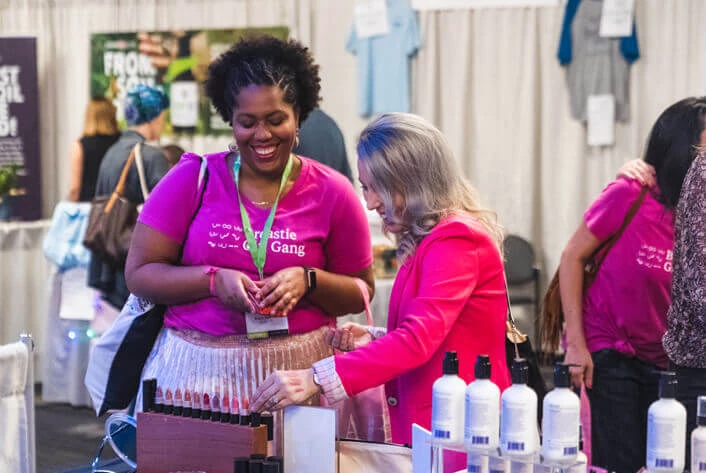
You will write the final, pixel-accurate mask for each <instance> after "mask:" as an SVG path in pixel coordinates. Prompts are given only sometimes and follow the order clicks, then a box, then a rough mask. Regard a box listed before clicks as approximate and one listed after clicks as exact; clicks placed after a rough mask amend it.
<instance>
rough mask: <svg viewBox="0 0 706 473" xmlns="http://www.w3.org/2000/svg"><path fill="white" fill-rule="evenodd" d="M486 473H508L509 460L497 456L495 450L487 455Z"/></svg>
mask: <svg viewBox="0 0 706 473" xmlns="http://www.w3.org/2000/svg"><path fill="white" fill-rule="evenodd" d="M488 473H510V462H509V461H508V460H506V459H505V458H502V457H500V456H498V454H497V450H496V451H495V452H492V453H491V454H490V455H489V456H488Z"/></svg>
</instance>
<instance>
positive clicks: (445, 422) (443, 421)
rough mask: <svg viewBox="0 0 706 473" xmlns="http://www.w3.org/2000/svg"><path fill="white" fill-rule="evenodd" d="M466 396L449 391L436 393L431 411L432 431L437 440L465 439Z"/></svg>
mask: <svg viewBox="0 0 706 473" xmlns="http://www.w3.org/2000/svg"><path fill="white" fill-rule="evenodd" d="M463 404H464V398H463V396H462V395H461V396H459V395H456V396H454V395H452V394H447V393H439V392H435V393H434V399H433V402H432V413H431V433H432V436H433V437H434V438H435V439H437V440H447V441H449V442H451V443H460V442H462V441H463V408H464V405H463Z"/></svg>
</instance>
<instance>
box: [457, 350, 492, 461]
mask: <svg viewBox="0 0 706 473" xmlns="http://www.w3.org/2000/svg"><path fill="white" fill-rule="evenodd" d="M475 377H476V379H475V381H473V382H472V383H471V384H469V385H468V388H466V421H465V423H464V432H463V435H464V441H465V442H466V450H467V451H469V452H477V453H488V452H489V451H490V450H492V449H496V448H498V438H499V435H500V388H498V386H497V385H496V384H495V383H493V382H492V381H491V380H490V357H489V356H488V355H478V358H477V359H476V365H475Z"/></svg>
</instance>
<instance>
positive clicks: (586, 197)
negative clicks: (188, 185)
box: [0, 0, 706, 274]
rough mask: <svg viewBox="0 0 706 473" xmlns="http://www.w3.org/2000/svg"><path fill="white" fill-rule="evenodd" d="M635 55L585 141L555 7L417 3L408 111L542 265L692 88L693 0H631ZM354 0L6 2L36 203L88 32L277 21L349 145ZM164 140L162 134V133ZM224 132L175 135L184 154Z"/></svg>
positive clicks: (69, 117)
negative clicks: (613, 122) (35, 145)
mask: <svg viewBox="0 0 706 473" xmlns="http://www.w3.org/2000/svg"><path fill="white" fill-rule="evenodd" d="M636 3H637V21H638V36H639V41H640V48H641V54H642V57H641V58H640V60H639V61H638V62H637V63H636V64H635V65H634V66H633V67H632V71H631V90H630V93H631V121H630V122H629V123H627V124H622V125H618V126H617V127H616V144H615V146H614V147H611V148H600V149H591V148H588V147H587V146H586V145H585V129H584V128H583V126H582V125H581V124H579V123H577V122H576V121H574V120H573V119H571V117H570V115H569V107H568V95H567V90H566V85H565V80H564V71H563V70H562V68H560V67H559V64H558V61H557V60H556V57H555V56H556V49H557V44H558V37H559V31H560V27H561V21H562V16H563V8H561V7H538V8H502V9H493V8H490V9H479V10H464V11H444V12H433V11H432V12H424V13H422V14H421V15H420V25H421V28H422V33H423V34H422V37H423V41H424V47H423V49H422V50H421V51H420V53H419V56H418V58H417V59H416V61H415V62H414V66H413V83H414V88H413V90H414V92H413V95H414V96H413V103H414V107H415V110H416V111H417V112H418V113H420V114H421V115H423V116H425V117H427V118H428V119H430V120H432V121H433V122H434V123H436V124H437V125H438V126H439V127H440V128H441V129H442V130H443V131H444V132H445V133H446V135H447V137H448V139H449V142H450V143H451V146H452V148H453V150H454V152H455V153H456V157H457V159H458V161H459V163H460V165H461V167H462V169H463V170H464V172H465V173H466V175H467V176H468V177H469V178H470V179H471V181H472V182H473V183H474V184H475V185H476V186H477V187H478V188H479V189H480V191H481V193H482V195H483V196H484V198H485V201H486V202H487V204H488V205H489V206H491V207H492V208H494V209H496V210H497V211H498V213H499V215H500V219H501V222H502V223H503V224H504V225H505V227H506V228H507V230H508V231H509V232H512V233H517V234H520V235H521V236H524V237H525V238H528V239H530V240H531V241H532V242H533V243H534V245H535V247H536V248H537V249H538V251H539V257H540V259H541V261H542V262H543V263H544V264H545V267H546V269H547V271H546V272H545V274H547V273H548V272H551V271H553V270H554V268H555V267H556V265H557V262H558V258H559V255H560V252H561V249H562V248H563V246H564V244H565V243H566V241H567V239H568V238H569V237H570V235H571V233H572V232H573V229H574V228H575V227H576V226H577V224H578V223H579V221H580V219H581V215H582V212H583V210H584V209H585V208H586V206H587V205H588V204H589V203H590V202H591V201H592V200H593V199H594V198H595V197H596V195H597V194H598V192H600V190H601V188H602V187H603V186H604V185H605V184H606V183H607V182H608V181H609V180H610V179H611V178H612V177H613V176H614V175H615V171H616V170H617V168H618V167H619V166H620V164H621V163H623V162H625V161H627V160H628V159H631V158H634V157H638V156H640V154H641V152H642V148H643V143H644V142H645V139H646V136H647V133H648V132H649V129H650V126H651V125H652V123H653V122H654V120H655V118H656V117H657V115H658V114H659V112H660V111H661V110H662V109H664V108H665V107H666V106H667V105H669V104H670V103H672V102H674V101H676V100H677V99H679V98H682V97H684V96H687V95H694V94H702V93H703V92H704V84H705V83H706V81H705V80H704V66H703V64H704V63H705V61H704V58H706V45H704V33H703V28H702V26H701V23H702V21H701V20H702V19H703V18H706V2H703V1H702V0H637V2H636ZM353 4H354V0H54V1H49V0H12V1H6V2H0V30H1V31H2V32H3V34H4V35H20V34H28V35H36V36H38V38H39V48H38V49H39V59H38V60H39V77H40V95H41V97H40V104H41V127H42V129H41V146H42V171H43V176H42V181H43V182H42V184H43V192H44V195H43V211H44V215H45V216H47V217H48V216H49V215H51V210H52V209H53V206H54V204H55V203H56V202H57V201H58V200H60V199H61V198H62V197H63V196H65V195H66V191H67V188H68V164H67V161H68V158H67V155H68V150H69V147H70V144H71V142H72V141H73V140H75V139H76V138H77V137H78V136H79V134H80V132H81V128H82V120H83V111H84V107H85V104H86V101H87V98H88V92H89V91H88V79H89V40H90V34H91V33H94V32H108V31H135V30H138V29H169V28H229V27H238V26H269V25H282V24H284V25H287V26H289V27H290V28H291V29H292V34H293V36H294V37H297V38H299V39H301V40H302V41H304V42H305V43H306V44H308V45H310V46H311V48H312V50H313V52H314V54H315V56H316V59H317V61H318V62H319V64H320V65H321V73H322V76H323V84H322V86H323V96H324V103H323V108H324V109H325V110H326V111H327V112H329V113H330V114H331V115H332V116H333V117H334V118H335V119H336V120H337V121H338V122H339V125H340V126H341V128H342V129H343V131H344V134H345V137H346V140H347V144H348V148H349V154H350V158H351V161H352V162H353V165H354V166H353V167H354V168H355V162H354V161H355V159H354V145H355V138H356V135H357V133H358V132H359V131H360V130H361V128H362V127H363V126H364V124H365V121H364V120H362V119H360V118H359V117H357V115H356V106H355V104H356V100H357V98H356V96H357V87H356V69H355V58H354V57H353V56H351V55H350V54H348V53H346V52H345V51H344V44H345V40H346V36H347V34H348V31H349V28H350V24H351V21H352V10H353ZM166 141H169V139H168V138H167V139H166ZM227 141H228V140H223V139H220V140H215V139H209V138H199V139H195V140H193V142H191V141H188V140H187V141H183V142H182V143H181V144H182V145H183V146H186V147H187V148H190V149H193V150H195V151H197V152H204V151H216V150H219V149H223V147H224V146H225V144H226V143H227Z"/></svg>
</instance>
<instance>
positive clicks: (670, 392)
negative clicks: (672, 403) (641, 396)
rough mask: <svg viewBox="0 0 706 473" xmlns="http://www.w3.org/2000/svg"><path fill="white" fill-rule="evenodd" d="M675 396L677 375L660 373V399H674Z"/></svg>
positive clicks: (667, 372) (669, 372)
mask: <svg viewBox="0 0 706 473" xmlns="http://www.w3.org/2000/svg"><path fill="white" fill-rule="evenodd" d="M676 395H677V374H676V373H675V372H673V371H662V372H661V373H660V374H659V397H660V399H674V398H675V397H676Z"/></svg>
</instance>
